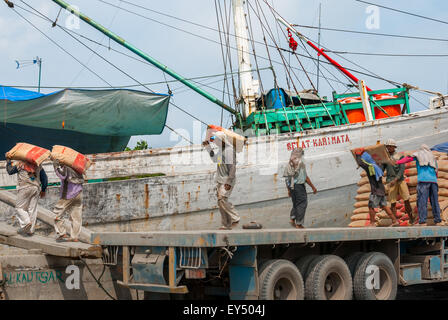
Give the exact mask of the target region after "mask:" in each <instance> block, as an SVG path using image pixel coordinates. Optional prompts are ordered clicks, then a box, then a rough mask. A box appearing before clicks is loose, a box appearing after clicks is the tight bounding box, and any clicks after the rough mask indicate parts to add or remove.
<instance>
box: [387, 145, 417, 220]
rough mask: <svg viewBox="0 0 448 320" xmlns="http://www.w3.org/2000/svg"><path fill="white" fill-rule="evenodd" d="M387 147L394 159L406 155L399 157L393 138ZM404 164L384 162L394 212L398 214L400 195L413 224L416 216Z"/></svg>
mask: <svg viewBox="0 0 448 320" xmlns="http://www.w3.org/2000/svg"><path fill="white" fill-rule="evenodd" d="M385 146H386V149H387V151H388V152H389V154H390V156H391V157H392V159H393V160H400V159H402V158H403V157H404V156H401V157H398V156H397V154H396V153H395V150H396V148H397V143H396V142H395V140H393V139H389V140H387V142H386V143H385ZM404 169H405V165H404V164H397V165H392V164H389V163H387V164H383V170H385V171H386V183H387V185H388V188H387V189H388V196H389V202H390V206H391V209H392V213H393V214H394V215H395V216H396V215H397V198H398V195H400V197H401V198H402V199H403V201H404V206H405V210H406V213H407V214H408V216H409V221H410V223H411V224H412V223H413V222H414V218H413V216H412V207H411V203H410V202H409V199H410V195H409V188H408V185H407V183H406V181H404Z"/></svg>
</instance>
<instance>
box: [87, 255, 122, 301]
mask: <svg viewBox="0 0 448 320" xmlns="http://www.w3.org/2000/svg"><path fill="white" fill-rule="evenodd" d="M79 260H81V262H82V263H84V265H85V266H86V268H87V270H88V271H89V273H90V275H91V276H92V278H93V279H94V280H95V282H96V283H97V284H98V287H100V289H101V290H103V291H104V293H106V295H107V296H108V297H109V298H111V299H112V300H117V299H115V298H114V297H113V296H111V295H110V293H109V292H107V290H106V289H105V288H104V287H103V285H102V284H101V282H100V279H101V277H102V276H103V274H104V270H105V269H106V266H105V265H104V264H103V272H101V275H100V277H99V279H97V278H96V277H95V275H94V274H93V272H92V270H90V267H89V265H88V264H87V262H85V260H84V259H83V258H82V257H81V256H79Z"/></svg>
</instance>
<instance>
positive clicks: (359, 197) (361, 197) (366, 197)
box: [355, 192, 370, 201]
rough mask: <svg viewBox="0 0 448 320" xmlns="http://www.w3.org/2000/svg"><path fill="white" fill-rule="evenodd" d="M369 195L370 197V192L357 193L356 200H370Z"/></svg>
mask: <svg viewBox="0 0 448 320" xmlns="http://www.w3.org/2000/svg"><path fill="white" fill-rule="evenodd" d="M369 197H370V192H366V193H361V194H357V195H356V196H355V200H356V201H366V200H369Z"/></svg>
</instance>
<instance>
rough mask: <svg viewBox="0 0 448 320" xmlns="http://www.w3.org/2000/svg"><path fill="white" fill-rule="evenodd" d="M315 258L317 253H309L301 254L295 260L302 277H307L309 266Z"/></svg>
mask: <svg viewBox="0 0 448 320" xmlns="http://www.w3.org/2000/svg"><path fill="white" fill-rule="evenodd" d="M316 258H319V256H318V255H317V254H310V255H307V256H303V257H301V258H299V259H298V260H297V261H296V263H295V265H296V267H297V269H299V271H300V273H301V274H302V277H303V279H306V278H307V277H308V274H309V269H310V266H311V265H312V263H313V261H314V260H315V259H316Z"/></svg>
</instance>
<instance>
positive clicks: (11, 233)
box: [0, 222, 102, 258]
mask: <svg viewBox="0 0 448 320" xmlns="http://www.w3.org/2000/svg"><path fill="white" fill-rule="evenodd" d="M0 244H5V245H8V246H13V247H18V248H22V249H28V250H30V249H37V250H40V251H42V253H46V254H49V255H53V256H58V257H66V258H79V257H83V258H100V257H101V254H102V250H101V247H100V246H96V245H91V244H87V243H82V242H56V240H55V239H52V238H49V237H44V236H39V235H33V236H32V237H24V236H22V235H19V234H17V230H16V229H15V228H13V227H12V226H10V225H8V224H6V223H4V222H1V223H0Z"/></svg>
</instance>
